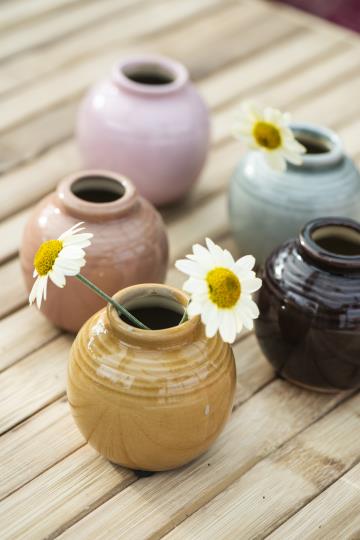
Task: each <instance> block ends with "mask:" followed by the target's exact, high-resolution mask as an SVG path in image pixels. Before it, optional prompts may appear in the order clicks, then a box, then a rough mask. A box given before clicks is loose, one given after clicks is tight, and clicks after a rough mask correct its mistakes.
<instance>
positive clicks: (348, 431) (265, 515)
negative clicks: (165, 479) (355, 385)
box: [166, 394, 360, 540]
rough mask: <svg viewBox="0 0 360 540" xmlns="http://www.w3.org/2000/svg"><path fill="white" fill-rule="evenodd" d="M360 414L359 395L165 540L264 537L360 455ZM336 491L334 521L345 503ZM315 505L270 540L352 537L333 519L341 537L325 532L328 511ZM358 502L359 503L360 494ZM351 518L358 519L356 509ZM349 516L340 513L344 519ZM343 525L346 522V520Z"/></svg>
mask: <svg viewBox="0 0 360 540" xmlns="http://www.w3.org/2000/svg"><path fill="white" fill-rule="evenodd" d="M359 414H360V395H359V394H358V395H356V396H355V397H354V398H352V399H350V400H349V401H345V402H344V403H342V404H341V405H340V406H339V407H337V408H336V409H335V410H333V411H332V412H330V413H329V414H327V415H326V416H325V417H324V418H322V419H321V420H319V421H318V422H316V423H315V424H313V425H311V426H310V427H309V428H307V429H306V430H305V431H303V432H302V433H300V434H299V435H297V436H296V437H294V438H293V439H292V440H291V441H290V442H288V443H287V444H285V445H284V446H283V447H282V448H280V449H279V450H277V451H276V452H274V453H273V454H271V455H270V456H269V457H267V458H266V459H264V460H263V461H261V462H259V463H258V464H257V465H255V467H253V468H252V469H251V470H250V471H249V472H248V473H246V474H245V475H244V476H242V477H241V478H240V479H239V480H237V481H236V482H234V484H232V485H231V486H230V487H229V488H228V489H226V490H224V491H223V492H222V493H220V494H219V495H218V496H217V497H216V498H215V499H213V500H212V501H210V502H209V504H207V505H206V506H203V507H202V508H200V509H199V510H198V511H197V512H196V513H195V514H193V515H192V516H191V517H190V518H188V519H187V520H185V521H184V522H183V523H182V524H181V525H179V526H178V527H176V528H175V529H174V530H173V531H172V532H171V533H170V534H169V535H167V536H166V540H170V539H171V540H176V539H183V538H196V539H199V540H202V539H204V540H205V539H206V540H211V539H216V538H241V539H244V540H245V539H250V538H265V536H267V535H268V534H269V533H271V531H273V530H274V529H275V528H276V527H278V526H279V525H280V524H281V523H282V522H284V521H286V520H287V519H288V518H289V517H290V516H291V515H292V514H294V512H296V511H297V510H298V509H299V508H301V507H302V506H303V505H304V504H306V503H307V502H308V501H309V500H311V499H312V498H314V497H315V496H317V495H318V494H319V493H321V492H322V491H323V490H324V489H325V488H327V487H328V486H329V485H330V484H332V483H333V482H334V481H335V480H337V479H338V478H339V477H340V476H342V475H343V474H344V473H345V472H346V471H347V470H348V469H350V468H351V467H352V466H353V465H354V464H355V463H356V461H357V460H358V459H359V455H360V438H359V437H354V431H355V430H356V429H357V426H358V423H359ZM359 479H360V478H359ZM339 482H341V480H339ZM335 485H336V484H334V486H335ZM345 486H346V484H344V487H345ZM330 489H332V488H330ZM357 489H359V486H357ZM335 493H337V501H336V503H335V499H334V500H333V504H332V505H330V506H329V507H328V508H330V511H329V513H328V516H331V519H332V518H333V517H334V518H335V515H337V511H338V509H339V510H340V508H339V506H340V507H341V506H342V505H341V503H340V505H339V506H337V505H338V504H339V500H341V498H340V497H339V490H336V491H335V490H334V494H335ZM354 494H355V490H354V491H353V492H352V496H351V497H349V501H347V504H344V506H345V507H347V508H348V510H349V509H350V507H349V503H350V501H351V500H354V499H353V497H354ZM321 497H322V496H320V497H318V499H321ZM345 500H346V498H345ZM316 501H317V499H315V500H314V501H313V502H312V503H310V504H309V505H308V506H306V507H305V508H304V509H303V510H301V511H300V512H298V514H296V516H295V517H294V518H291V519H290V520H289V521H288V522H286V523H285V524H284V525H283V526H282V527H280V528H279V529H278V530H277V531H276V532H275V534H273V535H271V536H270V538H274V539H275V538H278V539H279V540H281V539H284V538H291V539H295V538H308V537H309V532H310V531H312V532H313V534H314V536H313V538H320V537H321V538H327V539H329V538H350V536H349V535H348V534H345V531H341V529H340V528H339V525H340V520H339V522H337V520H336V519H334V522H333V524H334V523H335V524H336V523H338V528H337V534H334V536H331V534H330V532H331V530H333V529H331V528H330V527H329V528H327V529H325V530H324V524H325V523H326V517H324V516H326V512H325V513H323V512H322V511H320V508H321V510H324V508H325V507H324V506H323V505H322V504H321V503H319V502H316ZM357 501H358V503H357V504H358V505H360V496H359V492H358V493H357ZM354 502H355V501H354ZM311 507H313V508H312V511H311ZM315 509H316V510H315ZM359 509H360V507H359ZM353 510H355V508H354V509H353ZM352 514H355V515H356V511H353V512H352ZM345 515H346V514H345V513H344V515H343V514H342V512H341V510H340V516H341V517H345ZM340 516H339V517H340ZM359 523H360V522H358V524H359ZM341 524H342V525H343V524H344V522H343V520H341ZM319 525H320V526H321V530H320V529H319V528H318V527H319ZM329 525H330V524H329ZM335 530H336V528H335ZM353 532H354V531H353ZM315 533H316V534H317V535H319V536H316V535H315ZM321 535H324V536H321ZM329 535H330V536H329Z"/></svg>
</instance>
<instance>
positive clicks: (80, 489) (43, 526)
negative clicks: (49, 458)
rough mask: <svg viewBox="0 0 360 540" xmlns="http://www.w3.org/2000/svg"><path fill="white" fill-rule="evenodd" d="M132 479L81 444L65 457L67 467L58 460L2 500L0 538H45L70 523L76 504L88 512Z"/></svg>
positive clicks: (73, 516)
mask: <svg viewBox="0 0 360 540" xmlns="http://www.w3.org/2000/svg"><path fill="white" fill-rule="evenodd" d="M135 480H136V476H135V474H134V473H132V472H131V471H130V470H128V469H123V468H121V467H116V466H115V465H113V464H112V463H110V462H109V461H106V460H104V459H102V457H101V456H99V455H98V454H97V453H96V452H95V450H93V449H92V448H90V447H89V446H84V447H83V448H80V449H79V450H77V451H76V452H74V453H73V454H71V455H70V456H69V458H67V459H66V468H64V464H63V462H60V463H58V464H57V465H55V466H54V467H52V468H51V469H50V470H49V471H47V472H45V473H44V474H43V475H42V476H41V477H40V478H37V479H35V480H34V481H33V482H31V484H29V485H27V486H25V487H24V488H22V490H21V491H20V492H17V493H15V494H14V496H10V497H8V498H7V499H5V500H4V501H3V502H2V503H1V507H2V508H1V510H2V512H3V513H4V514H6V520H3V522H2V527H1V537H2V539H3V540H5V539H9V540H10V539H11V540H15V539H24V538H45V537H48V535H49V534H50V533H52V534H54V533H55V532H56V528H57V527H60V526H61V525H62V524H63V523H71V522H72V520H73V519H74V518H75V517H76V516H77V512H78V509H79V506H81V508H82V511H83V512H84V513H85V512H90V511H91V510H92V508H94V507H96V506H97V505H98V504H100V503H101V502H102V500H103V498H104V497H105V496H108V494H109V493H113V494H114V493H118V492H119V491H121V490H122V489H124V488H125V487H126V486H128V485H129V484H131V483H132V482H134V481H135ZM34 490H35V491H34ZM16 499H17V502H16ZM49 508H51V512H49ZM30 531H31V532H30Z"/></svg>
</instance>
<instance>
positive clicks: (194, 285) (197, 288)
mask: <svg viewBox="0 0 360 540" xmlns="http://www.w3.org/2000/svg"><path fill="white" fill-rule="evenodd" d="M183 290H184V291H185V292H188V293H195V294H196V293H207V292H208V286H207V284H206V282H205V281H204V280H203V279H197V278H193V277H190V278H189V279H188V280H186V281H185V283H184V285H183Z"/></svg>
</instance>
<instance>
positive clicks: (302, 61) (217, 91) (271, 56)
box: [199, 31, 357, 109]
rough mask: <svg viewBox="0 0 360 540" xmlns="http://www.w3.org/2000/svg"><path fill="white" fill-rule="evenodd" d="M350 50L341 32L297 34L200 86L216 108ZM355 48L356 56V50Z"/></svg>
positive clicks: (318, 65) (225, 70)
mask: <svg viewBox="0 0 360 540" xmlns="http://www.w3.org/2000/svg"><path fill="white" fill-rule="evenodd" d="M285 47H286V54H284V48H285ZM349 49H350V47H349V45H348V44H346V43H344V42H343V41H342V40H341V34H339V36H338V37H337V39H336V40H335V39H333V38H330V37H329V36H326V35H325V36H323V35H319V33H318V32H309V31H303V32H299V33H295V34H294V35H293V36H289V37H288V38H287V39H286V42H285V43H283V42H280V43H279V44H276V43H275V44H272V45H271V46H270V47H264V48H263V49H262V50H261V51H260V52H259V53H258V54H257V55H256V56H255V57H254V56H251V57H250V58H248V59H246V58H245V59H244V60H243V61H242V62H237V63H236V64H235V65H231V66H229V67H228V68H225V69H222V70H221V71H219V72H217V73H215V74H214V75H213V76H212V77H211V79H210V80H206V81H204V82H202V81H200V82H199V89H200V90H201V92H202V94H203V95H204V97H205V99H206V101H207V103H208V104H209V105H210V107H212V108H214V109H216V108H218V107H222V106H223V105H224V103H225V102H227V101H228V102H230V101H232V100H234V99H237V100H238V99H239V98H240V97H247V98H248V97H249V95H251V94H250V93H252V92H254V91H257V93H259V92H261V91H263V90H264V88H267V87H268V86H271V87H272V86H274V84H275V85H276V83H279V82H281V83H283V82H285V83H286V82H287V81H288V80H289V79H290V80H294V79H293V76H296V75H297V74H298V73H299V72H303V71H304V70H307V69H308V68H309V65H310V66H314V65H315V66H317V67H321V65H322V62H324V61H325V62H326V61H327V60H328V58H333V57H335V56H336V55H337V54H341V53H342V52H343V51H345V50H349ZM351 50H352V51H353V52H352V54H353V55H354V57H356V55H357V53H356V51H354V50H353V49H351Z"/></svg>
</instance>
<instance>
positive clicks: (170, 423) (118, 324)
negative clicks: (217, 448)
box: [68, 284, 236, 471]
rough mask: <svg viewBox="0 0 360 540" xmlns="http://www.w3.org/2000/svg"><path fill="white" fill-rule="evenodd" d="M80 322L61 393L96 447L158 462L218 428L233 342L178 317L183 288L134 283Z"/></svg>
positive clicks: (200, 444) (145, 466)
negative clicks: (134, 321) (122, 312)
mask: <svg viewBox="0 0 360 540" xmlns="http://www.w3.org/2000/svg"><path fill="white" fill-rule="evenodd" d="M114 298H115V299H116V300H117V301H118V302H120V303H121V304H123V305H124V306H125V307H126V308H127V309H128V310H130V312H131V313H133V314H134V315H135V316H136V317H137V318H138V319H140V320H141V321H142V322H143V323H144V324H146V325H147V326H149V327H151V328H156V329H154V330H141V329H138V328H135V327H133V326H130V325H129V324H127V323H126V322H125V321H124V320H122V319H120V318H119V316H118V315H117V313H116V311H115V310H114V308H112V307H111V306H110V305H109V306H108V307H107V308H104V309H102V310H101V311H99V312H98V313H96V315H94V316H93V317H92V318H91V319H90V320H89V321H87V322H86V323H85V325H84V326H83V327H82V329H81V330H80V332H79V334H78V335H77V337H76V340H75V341H74V344H73V346H72V349H71V354H70V362H69V369H68V398H69V403H70V407H71V411H72V414H73V417H74V420H75V422H76V424H77V425H78V427H79V429H80V431H81V433H82V434H83V435H84V437H85V439H86V440H87V441H88V442H89V444H90V445H91V446H93V447H94V448H95V449H96V450H97V451H98V452H99V453H100V454H102V455H103V456H104V457H106V458H107V459H109V460H110V461H112V462H114V463H118V464H120V465H123V466H125V467H129V468H131V469H142V470H147V471H161V470H166V469H172V468H175V467H179V466H181V465H184V464H185V463H188V462H189V461H191V460H193V459H194V458H196V457H197V456H199V455H200V454H202V453H203V452H205V451H206V450H207V449H208V448H209V446H210V445H211V444H212V443H213V442H214V440H215V439H216V438H217V437H218V435H219V433H220V432H221V430H222V428H223V427H224V425H225V423H226V420H227V418H228V417H229V414H230V411H231V408H232V403H233V397H234V392H235V384H236V371H235V362H234V356H233V353H232V349H231V347H230V346H229V345H228V344H225V343H224V342H223V341H222V340H221V338H220V337H219V335H218V334H217V335H216V336H215V337H213V338H211V339H208V338H206V336H205V332H204V326H203V324H202V323H201V321H200V318H199V317H195V318H193V319H191V320H189V321H186V322H185V323H182V324H180V325H179V322H180V319H181V317H182V314H183V311H184V307H185V306H186V305H187V302H188V299H187V296H186V295H185V294H184V293H182V292H181V291H179V290H177V289H174V288H171V287H168V286H165V285H153V284H151V285H136V286H133V287H129V288H127V289H124V290H122V291H121V292H119V293H117V294H116V295H115V296H114Z"/></svg>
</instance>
